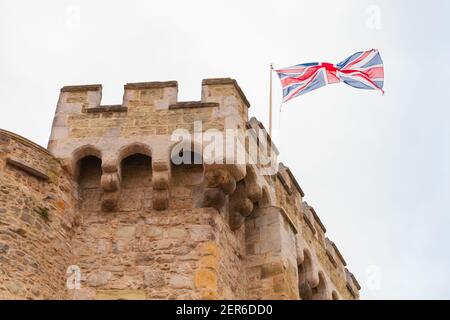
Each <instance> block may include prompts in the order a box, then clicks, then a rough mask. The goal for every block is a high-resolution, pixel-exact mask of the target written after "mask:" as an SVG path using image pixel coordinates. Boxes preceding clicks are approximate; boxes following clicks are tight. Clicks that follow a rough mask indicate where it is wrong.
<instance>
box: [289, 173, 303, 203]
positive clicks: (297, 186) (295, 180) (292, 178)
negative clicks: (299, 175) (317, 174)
mask: <svg viewBox="0 0 450 320" xmlns="http://www.w3.org/2000/svg"><path fill="white" fill-rule="evenodd" d="M286 172H287V174H288V175H289V177H290V178H291V180H292V183H293V184H294V186H295V188H296V189H297V190H298V192H299V193H300V195H301V196H302V197H304V196H305V193H304V192H303V190H302V188H301V187H300V185H299V184H298V182H297V179H295V176H294V175H293V174H292V172H291V169H289V168H288V167H286Z"/></svg>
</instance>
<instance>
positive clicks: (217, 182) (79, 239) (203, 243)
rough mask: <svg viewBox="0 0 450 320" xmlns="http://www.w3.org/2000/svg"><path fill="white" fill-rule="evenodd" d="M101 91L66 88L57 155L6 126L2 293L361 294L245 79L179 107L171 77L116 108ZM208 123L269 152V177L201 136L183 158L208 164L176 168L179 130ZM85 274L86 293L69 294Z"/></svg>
mask: <svg viewBox="0 0 450 320" xmlns="http://www.w3.org/2000/svg"><path fill="white" fill-rule="evenodd" d="M101 89H102V88H101V86H100V85H87V86H69V87H64V88H62V89H61V94H60V97H59V101H58V105H57V108H56V113H55V118H54V121H53V126H52V133H51V137H50V140H49V145H48V149H49V151H47V150H45V149H43V148H41V147H39V146H37V145H35V144H33V143H32V142H30V141H28V140H26V139H24V138H21V137H19V136H17V135H14V134H12V133H8V132H5V131H0V148H1V149H0V150H1V153H0V261H1V263H2V264H1V269H0V297H4V298H18V299H24V298H30V299H42V298H55V299H357V298H358V297H359V293H358V292H359V289H360V287H359V284H358V282H357V281H356V279H355V277H354V276H353V275H352V274H351V273H350V272H349V271H348V270H347V268H346V262H345V260H344V258H343V257H342V255H341V253H340V252H339V249H338V248H337V246H336V245H335V244H334V243H333V242H332V241H331V240H330V239H328V238H327V237H326V228H325V226H324V225H323V223H322V222H321V220H320V218H319V217H318V215H317V213H316V212H315V210H314V209H313V208H312V207H311V206H309V205H308V204H307V203H306V202H305V201H304V200H303V198H304V193H303V190H302V189H301V187H300V185H299V183H298V182H297V180H296V179H295V177H294V175H293V174H292V172H291V171H290V170H289V168H288V167H286V166H284V165H283V164H278V160H277V156H278V150H277V148H276V146H275V145H274V143H273V142H272V141H271V139H270V136H268V135H267V133H266V131H265V129H264V126H263V125H262V124H261V122H259V121H258V120H256V119H255V118H251V119H248V108H249V106H250V104H249V103H248V101H247V99H246V98H245V95H244V94H243V93H242V90H241V89H240V87H239V86H238V85H237V83H236V81H235V80H232V79H207V80H204V81H203V82H202V98H201V101H196V102H179V101H178V100H177V90H178V87H177V83H176V82H174V81H169V82H149V83H129V84H126V85H125V87H124V89H125V92H124V98H123V101H122V104H120V105H112V106H102V105H101ZM197 121H201V122H202V124H201V125H202V127H201V128H200V129H201V131H200V132H201V133H204V132H205V131H206V130H208V129H216V130H217V131H218V132H223V131H224V130H226V129H236V130H237V131H238V132H239V135H238V136H237V139H238V140H239V141H240V142H242V145H243V146H244V148H245V150H246V151H247V153H249V154H250V145H251V143H253V144H254V145H257V146H258V148H261V146H264V148H265V147H267V150H269V151H271V152H270V153H269V154H267V155H264V157H265V158H264V157H263V158H264V159H265V160H271V163H272V165H273V166H274V167H270V169H272V171H271V170H268V169H269V168H267V167H266V166H265V165H262V164H261V163H253V162H251V161H250V160H249V159H253V158H252V157H253V156H250V157H249V158H247V159H246V161H247V162H245V163H227V162H226V160H228V159H229V157H231V155H230V154H227V153H225V154H224V155H221V157H223V158H221V159H219V160H223V163H220V162H219V163H217V162H214V163H211V162H210V161H209V160H211V159H212V158H210V156H209V155H207V153H206V152H205V149H206V148H207V145H206V146H205V145H201V146H198V144H197V142H196V141H194V142H193V143H189V146H184V148H183V153H185V152H186V154H189V157H200V159H201V160H202V163H200V164H186V163H184V164H177V163H175V162H174V161H173V159H172V158H171V153H172V152H173V150H174V148H175V146H176V144H177V143H178V141H176V140H173V139H172V138H173V137H172V133H173V131H174V130H176V129H180V128H182V129H187V131H188V133H192V132H194V136H195V135H196V134H197V130H194V124H195V125H196V126H197V124H196V123H197ZM195 129H198V128H195ZM246 130H248V131H249V133H250V135H249V136H246V135H245V134H246ZM260 132H262V133H264V135H262V136H260V135H259V133H260ZM247 133H248V132H247ZM228 143H229V142H228V141H226V143H225V145H226V146H227V147H228V146H229V145H228ZM177 152H178V151H177ZM216 160H217V159H216ZM74 270H75V271H77V272H78V271H79V273H77V274H78V275H79V276H80V278H79V280H80V283H79V285H80V287H79V288H71V287H67V286H66V280H67V279H69V278H70V277H71V276H72V275H73V271H74ZM67 271H68V273H67ZM72 280H73V279H72Z"/></svg>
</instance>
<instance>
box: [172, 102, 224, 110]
mask: <svg viewBox="0 0 450 320" xmlns="http://www.w3.org/2000/svg"><path fill="white" fill-rule="evenodd" d="M218 107H219V104H218V103H216V102H201V101H184V102H177V103H174V104H171V105H170V106H169V110H175V109H184V108H218Z"/></svg>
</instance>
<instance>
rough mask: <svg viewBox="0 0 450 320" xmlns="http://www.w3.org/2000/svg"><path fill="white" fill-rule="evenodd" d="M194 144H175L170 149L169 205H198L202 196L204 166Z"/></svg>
mask: <svg viewBox="0 0 450 320" xmlns="http://www.w3.org/2000/svg"><path fill="white" fill-rule="evenodd" d="M198 150H200V152H201V149H197V148H196V147H194V144H188V143H186V144H185V145H183V146H180V145H175V146H173V147H172V148H171V150H170V171H171V179H170V190H171V201H170V206H171V207H172V208H176V209H184V208H190V207H193V206H200V204H201V201H202V198H203V189H204V182H205V181H204V175H205V167H204V164H203V157H202V154H201V153H198ZM196 151H197V152H196Z"/></svg>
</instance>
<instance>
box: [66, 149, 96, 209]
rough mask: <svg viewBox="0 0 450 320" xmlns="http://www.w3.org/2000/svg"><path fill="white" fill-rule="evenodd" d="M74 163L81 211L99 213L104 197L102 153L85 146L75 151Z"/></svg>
mask: <svg viewBox="0 0 450 320" xmlns="http://www.w3.org/2000/svg"><path fill="white" fill-rule="evenodd" d="M72 161H73V175H74V180H75V181H76V182H77V185H78V192H79V198H80V202H79V205H80V208H81V210H83V211H90V212H93V211H99V210H100V203H101V197H102V195H103V190H102V187H101V178H102V159H101V152H100V151H99V150H98V149H97V148H95V147H93V146H90V145H88V146H83V147H81V148H78V149H77V150H75V151H74V153H73V158H72Z"/></svg>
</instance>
